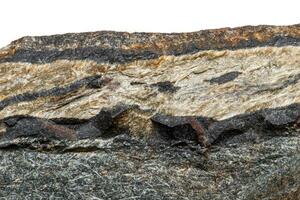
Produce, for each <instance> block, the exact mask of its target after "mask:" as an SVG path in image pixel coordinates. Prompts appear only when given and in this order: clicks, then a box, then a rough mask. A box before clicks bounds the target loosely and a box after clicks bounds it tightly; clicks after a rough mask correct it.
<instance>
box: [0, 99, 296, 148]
mask: <svg viewBox="0 0 300 200" xmlns="http://www.w3.org/2000/svg"><path fill="white" fill-rule="evenodd" d="M131 109H138V110H139V107H138V106H136V105H118V106H116V107H114V108H112V109H108V108H103V109H102V110H101V111H100V112H99V113H98V114H97V115H96V116H94V117H92V118H90V119H76V118H74V119H73V118H54V119H43V118H36V117H31V116H12V117H8V118H5V119H3V120H2V123H4V124H5V126H6V132H5V133H4V134H3V136H2V138H1V139H0V141H2V142H3V141H12V140H14V139H16V138H40V139H41V140H42V141H52V140H62V141H63V140H66V141H76V140H81V139H95V138H98V137H101V138H107V137H115V136H116V135H119V134H131V133H130V130H125V129H124V127H126V126H124V125H122V126H120V123H118V122H117V120H118V119H119V118H118V116H120V115H122V114H123V113H124V112H125V111H128V110H131ZM149 112H151V113H152V111H149ZM299 116H300V105H299V104H292V105H289V106H286V107H279V108H272V109H262V110H259V111H256V112H253V113H247V114H241V115H237V116H234V117H231V118H229V119H225V120H220V121H217V120H215V119H212V118H208V117H202V116H170V115H164V114H159V113H156V114H154V115H152V117H150V118H149V120H151V122H152V123H153V125H154V128H153V130H152V136H151V138H152V139H154V140H157V141H165V142H170V141H189V142H193V143H198V144H200V145H201V146H202V147H205V148H208V147H209V146H211V145H216V144H219V143H222V141H228V140H232V141H238V142H245V141H244V138H243V137H235V136H237V135H243V134H245V137H248V138H250V140H253V141H255V139H256V136H253V134H250V133H251V132H253V130H255V131H254V132H255V133H256V134H260V136H257V137H268V136H269V135H271V136H276V134H281V133H283V132H286V131H288V130H289V129H293V130H298V124H299V122H300V120H299ZM129 117H130V115H129ZM119 126H120V127H119ZM294 132H295V131H294ZM296 132H297V131H296ZM133 135H134V133H133ZM135 137H139V136H137V135H135ZM141 137H142V136H141ZM253 137H255V138H254V139H253ZM144 139H145V138H144ZM0 146H1V145H0ZM4 146H5V145H4ZM4 146H3V147H4Z"/></svg>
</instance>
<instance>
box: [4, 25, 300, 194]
mask: <svg viewBox="0 0 300 200" xmlns="http://www.w3.org/2000/svg"><path fill="white" fill-rule="evenodd" d="M299 88H300V24H296V25H290V26H268V25H262V26H245V27H237V28H221V29H214V30H202V31H197V32H191V33H126V32H113V31H99V32H89V33H68V34H62V35H53V36H38V37H31V36H27V37H23V38H21V39H18V40H16V41H13V42H12V43H11V44H10V45H8V46H7V47H4V48H2V49H0V199H11V200H15V199H22V200H23V199H93V200H96V199H113V200H114V199H124V200H126V199H128V200H129V199H131V200H134V199H149V200H150V199H151V200H152V199H153V200H155V199H174V200H175V199H176V200H177V199H179V200H181V199H182V200H187V199H200V200H201V199H203V200H211V199H216V200H223V199H224V200H232V199H238V200H256V199H257V200H261V199H265V200H298V199H300V90H299Z"/></svg>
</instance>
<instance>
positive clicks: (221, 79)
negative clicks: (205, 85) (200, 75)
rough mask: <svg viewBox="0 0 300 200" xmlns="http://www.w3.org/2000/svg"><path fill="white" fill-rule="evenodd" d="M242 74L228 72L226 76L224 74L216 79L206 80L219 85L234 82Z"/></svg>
mask: <svg viewBox="0 0 300 200" xmlns="http://www.w3.org/2000/svg"><path fill="white" fill-rule="evenodd" d="M240 74H242V73H241V72H238V71H233V72H228V73H226V74H223V75H221V76H219V77H216V78H212V79H210V80H206V81H208V82H210V83H217V84H219V85H221V84H224V83H227V82H230V81H233V80H234V79H236V78H237V77H238V76H239V75H240Z"/></svg>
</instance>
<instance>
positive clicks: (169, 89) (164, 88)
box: [150, 81, 180, 93]
mask: <svg viewBox="0 0 300 200" xmlns="http://www.w3.org/2000/svg"><path fill="white" fill-rule="evenodd" d="M150 86H151V87H156V88H157V90H158V91H159V92H162V93H174V92H176V91H177V90H179V89H180V87H176V86H174V85H173V83H171V82H170V81H163V82H157V83H153V84H151V85H150Z"/></svg>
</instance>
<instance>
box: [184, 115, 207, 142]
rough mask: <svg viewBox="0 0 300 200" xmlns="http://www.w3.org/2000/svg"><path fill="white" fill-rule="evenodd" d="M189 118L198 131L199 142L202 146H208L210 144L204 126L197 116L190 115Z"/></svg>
mask: <svg viewBox="0 0 300 200" xmlns="http://www.w3.org/2000/svg"><path fill="white" fill-rule="evenodd" d="M188 120H189V122H190V125H191V126H192V128H193V129H194V130H195V131H196V135H197V139H198V142H199V143H200V144H201V145H202V146H204V147H208V146H209V145H210V144H209V141H208V138H207V135H206V131H205V129H204V128H203V126H202V125H201V124H200V123H199V122H198V121H197V119H196V118H195V117H188Z"/></svg>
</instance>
